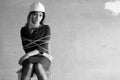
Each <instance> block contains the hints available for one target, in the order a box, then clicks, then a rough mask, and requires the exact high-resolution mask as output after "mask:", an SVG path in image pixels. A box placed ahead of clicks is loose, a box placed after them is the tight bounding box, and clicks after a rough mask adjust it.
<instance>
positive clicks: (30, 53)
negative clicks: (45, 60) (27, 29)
mask: <svg viewBox="0 0 120 80" xmlns="http://www.w3.org/2000/svg"><path fill="white" fill-rule="evenodd" d="M38 54H39V51H38V50H34V51H31V52H29V53H27V56H28V57H30V56H34V55H38Z"/></svg>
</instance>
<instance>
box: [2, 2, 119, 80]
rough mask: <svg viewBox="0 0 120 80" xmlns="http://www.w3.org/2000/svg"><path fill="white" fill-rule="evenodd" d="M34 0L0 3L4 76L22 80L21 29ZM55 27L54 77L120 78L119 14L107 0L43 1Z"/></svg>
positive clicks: (76, 79) (61, 79)
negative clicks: (19, 73)
mask: <svg viewBox="0 0 120 80" xmlns="http://www.w3.org/2000/svg"><path fill="white" fill-rule="evenodd" d="M32 2H33V0H1V1H0V24H1V26H0V80H17V74H16V71H17V70H18V69H19V68H20V66H19V65H18V64H17V62H18V59H19V58H20V56H22V55H23V54H24V51H23V49H22V46H21V41H20V34H19V30H20V28H21V27H22V26H24V25H25V23H26V17H27V14H28V9H29V5H30V4H31V3H32ZM41 2H42V3H43V4H44V5H45V7H46V24H49V25H50V27H51V30H52V39H51V44H50V52H51V54H52V55H53V56H54V58H55V60H54V61H53V64H52V67H51V75H50V78H51V80H120V76H119V75H120V43H119V42H120V35H119V34H120V27H119V25H120V17H119V16H116V17H113V16H112V15H111V14H110V13H109V11H105V10H104V3H105V0H41Z"/></svg>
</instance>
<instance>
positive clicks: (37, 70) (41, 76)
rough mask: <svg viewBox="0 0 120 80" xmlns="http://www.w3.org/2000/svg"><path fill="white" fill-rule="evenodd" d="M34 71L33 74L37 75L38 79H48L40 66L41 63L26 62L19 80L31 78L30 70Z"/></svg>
mask: <svg viewBox="0 0 120 80" xmlns="http://www.w3.org/2000/svg"><path fill="white" fill-rule="evenodd" d="M33 69H34V71H35V74H36V75H37V78H38V80H48V77H47V74H46V72H45V70H44V68H43V66H42V64H40V63H37V64H32V63H30V64H28V65H27V66H26V67H25V69H24V70H23V73H22V76H21V80H31V74H32V71H33Z"/></svg>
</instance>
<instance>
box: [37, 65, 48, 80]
mask: <svg viewBox="0 0 120 80" xmlns="http://www.w3.org/2000/svg"><path fill="white" fill-rule="evenodd" d="M35 73H36V75H37V78H38V80H48V77H47V74H46V72H45V70H44V68H43V66H42V64H40V63H37V64H35Z"/></svg>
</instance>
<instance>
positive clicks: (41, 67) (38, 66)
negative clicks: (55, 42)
mask: <svg viewBox="0 0 120 80" xmlns="http://www.w3.org/2000/svg"><path fill="white" fill-rule="evenodd" d="M35 69H43V65H42V64H40V63H37V64H35Z"/></svg>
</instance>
